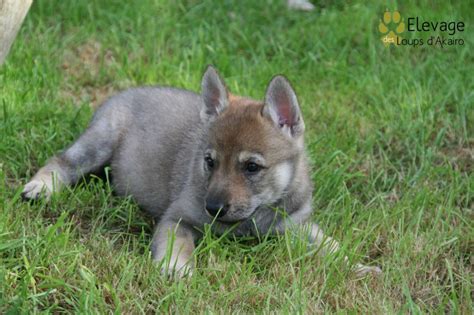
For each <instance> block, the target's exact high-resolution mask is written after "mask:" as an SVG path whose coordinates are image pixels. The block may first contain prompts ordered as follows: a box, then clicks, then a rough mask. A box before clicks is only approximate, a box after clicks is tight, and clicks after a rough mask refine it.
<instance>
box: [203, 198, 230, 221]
mask: <svg viewBox="0 0 474 315" xmlns="http://www.w3.org/2000/svg"><path fill="white" fill-rule="evenodd" d="M206 211H207V213H209V214H210V215H211V216H213V217H215V218H222V217H223V216H225V215H226V213H227V211H229V205H227V204H224V203H223V202H221V201H219V200H214V199H209V198H208V199H206Z"/></svg>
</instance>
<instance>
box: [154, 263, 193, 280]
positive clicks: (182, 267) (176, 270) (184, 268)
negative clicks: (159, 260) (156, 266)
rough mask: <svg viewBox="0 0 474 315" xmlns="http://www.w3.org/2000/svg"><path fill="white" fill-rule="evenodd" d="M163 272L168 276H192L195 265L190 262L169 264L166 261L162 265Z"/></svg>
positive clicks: (175, 277) (178, 277)
mask: <svg viewBox="0 0 474 315" xmlns="http://www.w3.org/2000/svg"><path fill="white" fill-rule="evenodd" d="M161 274H162V275H163V276H165V277H168V278H174V279H181V278H184V277H190V276H192V274H193V267H192V264H190V263H185V264H179V265H178V264H177V263H176V264H174V265H167V264H166V262H164V263H163V265H162V266H161Z"/></svg>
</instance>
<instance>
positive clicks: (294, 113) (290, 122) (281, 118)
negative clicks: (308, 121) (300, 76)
mask: <svg viewBox="0 0 474 315" xmlns="http://www.w3.org/2000/svg"><path fill="white" fill-rule="evenodd" d="M262 114H263V115H264V116H266V117H269V118H270V119H271V120H272V121H273V123H274V124H275V125H276V126H278V128H280V129H281V130H282V131H283V132H284V133H286V134H288V135H289V136H291V137H297V136H299V135H302V134H303V132H304V122H303V117H302V116H301V111H300V107H299V104H298V99H297V98H296V94H295V91H294V90H293V88H292V87H291V85H290V82H288V80H287V79H286V78H285V77H284V76H281V75H278V76H275V77H274V78H273V79H272V80H271V81H270V83H269V84H268V87H267V92H266V95H265V105H264V106H263V109H262Z"/></svg>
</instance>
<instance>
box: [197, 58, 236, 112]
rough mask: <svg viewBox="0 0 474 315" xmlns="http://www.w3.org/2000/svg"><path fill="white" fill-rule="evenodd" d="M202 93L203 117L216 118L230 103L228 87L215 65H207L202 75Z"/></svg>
mask: <svg viewBox="0 0 474 315" xmlns="http://www.w3.org/2000/svg"><path fill="white" fill-rule="evenodd" d="M201 94H202V99H203V100H204V108H203V109H202V110H201V118H202V119H206V120H208V119H209V118H215V117H216V116H217V115H219V114H220V113H222V111H224V110H225V109H226V108H227V106H228V105H229V95H228V92H227V88H226V86H225V84H224V81H223V80H222V79H221V77H220V76H219V74H218V73H217V71H216V69H214V67H213V66H210V65H209V66H207V69H206V72H205V73H204V75H203V77H202V82H201Z"/></svg>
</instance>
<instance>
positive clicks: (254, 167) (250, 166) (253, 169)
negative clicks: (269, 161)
mask: <svg viewBox="0 0 474 315" xmlns="http://www.w3.org/2000/svg"><path fill="white" fill-rule="evenodd" d="M261 169H262V167H261V166H260V165H258V164H257V163H254V162H247V163H246V164H245V172H246V173H248V174H256V173H258V172H259V171H260V170H261Z"/></svg>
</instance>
